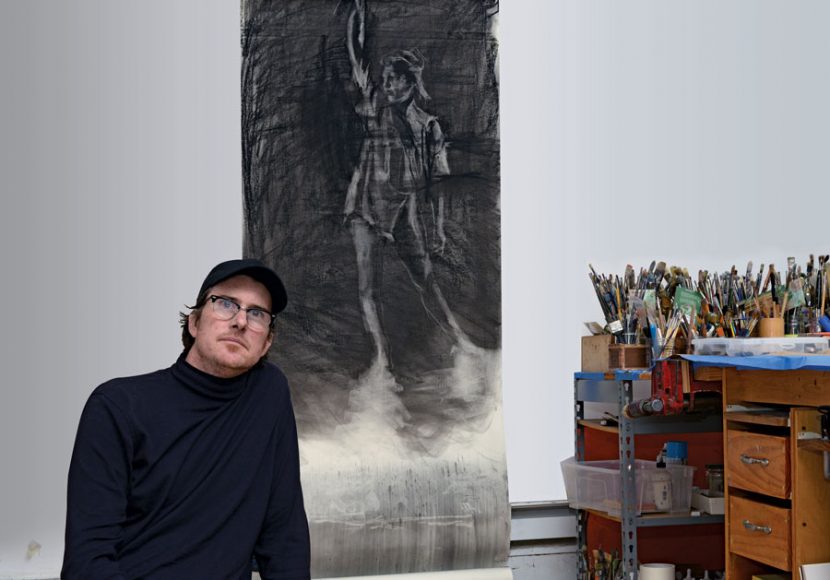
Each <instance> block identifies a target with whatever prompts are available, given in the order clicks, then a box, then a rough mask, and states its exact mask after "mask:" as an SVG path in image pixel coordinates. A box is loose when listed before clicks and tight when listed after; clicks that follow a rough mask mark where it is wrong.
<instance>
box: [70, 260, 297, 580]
mask: <svg viewBox="0 0 830 580" xmlns="http://www.w3.org/2000/svg"><path fill="white" fill-rule="evenodd" d="M286 302H287V297H286V293H285V288H284V287H283V284H282V282H281V281H280V279H279V277H278V276H277V275H276V274H275V273H274V272H273V271H272V270H270V269H269V268H267V267H266V266H265V265H264V264H262V263H261V262H259V261H258V260H250V259H248V260H231V261H229V262H223V263H221V264H219V265H218V266H216V267H215V268H213V270H211V271H210V273H209V274H208V275H207V278H205V281H204V283H203V284H202V287H201V289H200V290H199V295H198V297H197V299H196V305H195V306H194V307H193V308H191V312H190V314H189V315H187V316H186V315H184V314H182V315H181V319H182V342H183V343H184V347H185V348H184V352H183V353H182V355H181V356H180V357H179V359H178V360H177V361H176V363H175V364H174V365H173V366H171V367H170V368H167V369H164V370H160V371H157V372H154V373H151V374H147V375H141V376H136V377H129V378H120V379H115V380H112V381H109V382H107V383H104V384H103V385H101V386H100V387H98V388H97V389H95V391H94V392H93V393H92V395H91V396H90V398H89V400H88V401H87V404H86V407H85V408H84V411H83V415H82V416H81V421H80V425H79V427H78V434H77V438H76V441H75V450H74V452H73V454H72V462H71V465H70V468H69V485H68V501H67V516H66V552H65V554H64V563H63V570H62V572H61V577H62V578H68V579H75V578H77V579H83V580H97V579H107V580H114V579H124V580H127V579H132V578H146V579H149V580H167V579H170V580H173V579H175V580H181V579H188V578H194V579H200V580H201V579H214V578H215V579H242V578H245V579H250V578H251V556H252V555H253V556H255V557H256V560H257V563H258V565H259V569H260V574H261V575H262V577H263V578H264V579H265V580H271V579H280V580H303V579H307V578H309V577H310V575H309V537H308V522H307V520H306V515H305V509H304V507H303V496H302V490H301V488H300V472H299V452H298V448H297V430H296V425H295V422H294V413H293V410H292V407H291V400H290V396H289V391H288V384H287V382H286V379H285V376H284V375H283V374H282V372H281V371H280V370H279V369H278V368H277V367H276V366H274V365H273V364H271V363H268V362H266V360H265V359H266V355H267V353H268V349H269V347H270V346H271V342H272V341H273V338H274V320H275V318H276V316H275V315H276V313H278V312H280V311H281V310H282V309H283V308H285V305H286Z"/></svg>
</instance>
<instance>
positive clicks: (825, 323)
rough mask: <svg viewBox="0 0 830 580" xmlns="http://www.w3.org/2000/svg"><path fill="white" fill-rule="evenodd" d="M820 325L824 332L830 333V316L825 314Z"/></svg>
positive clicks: (819, 322) (819, 321)
mask: <svg viewBox="0 0 830 580" xmlns="http://www.w3.org/2000/svg"><path fill="white" fill-rule="evenodd" d="M818 325H819V326H820V327H821V330H822V332H830V316H827V315H826V314H825V315H824V316H822V317H821V318H819V319H818Z"/></svg>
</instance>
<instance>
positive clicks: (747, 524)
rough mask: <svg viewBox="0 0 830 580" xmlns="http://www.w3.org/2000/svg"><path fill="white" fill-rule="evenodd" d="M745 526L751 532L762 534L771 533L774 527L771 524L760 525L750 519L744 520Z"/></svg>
mask: <svg viewBox="0 0 830 580" xmlns="http://www.w3.org/2000/svg"><path fill="white" fill-rule="evenodd" d="M744 527H745V528H746V529H747V530H749V531H750V532H761V533H762V534H767V535H769V534H771V533H772V528H771V527H769V526H758V525H756V524H753V523H752V522H750V521H749V520H744Z"/></svg>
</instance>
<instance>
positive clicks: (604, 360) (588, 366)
mask: <svg viewBox="0 0 830 580" xmlns="http://www.w3.org/2000/svg"><path fill="white" fill-rule="evenodd" d="M612 344H614V337H613V336H611V335H610V334H596V335H594V336H583V337H582V372H583V373H604V372H605V371H607V370H608V369H610V368H611V367H610V366H609V361H608V347H610V346H611V345H612Z"/></svg>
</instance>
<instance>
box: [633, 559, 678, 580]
mask: <svg viewBox="0 0 830 580" xmlns="http://www.w3.org/2000/svg"><path fill="white" fill-rule="evenodd" d="M639 578H640V580H674V564H660V563H656V564H640V575H639Z"/></svg>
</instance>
